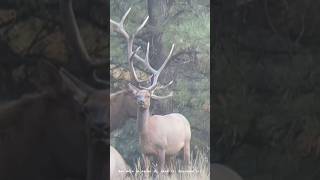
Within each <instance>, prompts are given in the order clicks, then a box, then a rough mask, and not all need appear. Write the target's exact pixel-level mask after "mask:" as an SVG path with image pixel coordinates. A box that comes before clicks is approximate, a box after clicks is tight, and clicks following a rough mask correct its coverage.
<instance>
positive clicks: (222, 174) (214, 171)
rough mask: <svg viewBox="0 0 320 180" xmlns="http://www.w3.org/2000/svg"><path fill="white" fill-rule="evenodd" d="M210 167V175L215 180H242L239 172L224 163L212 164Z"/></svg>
mask: <svg viewBox="0 0 320 180" xmlns="http://www.w3.org/2000/svg"><path fill="white" fill-rule="evenodd" d="M210 169H211V171H210V176H211V178H212V179H213V180H242V177H241V176H240V175H239V174H238V173H237V172H235V171H234V170H232V169H230V168H228V167H227V166H224V165H222V164H216V163H214V164H211V166H210Z"/></svg>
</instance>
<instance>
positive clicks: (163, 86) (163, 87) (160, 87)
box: [154, 80, 173, 90]
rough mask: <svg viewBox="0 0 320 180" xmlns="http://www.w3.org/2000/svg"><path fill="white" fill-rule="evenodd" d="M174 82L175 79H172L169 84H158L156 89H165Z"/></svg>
mask: <svg viewBox="0 0 320 180" xmlns="http://www.w3.org/2000/svg"><path fill="white" fill-rule="evenodd" d="M172 83H173V80H172V81H170V82H169V83H168V84H166V85H160V86H157V87H156V88H155V89H154V90H158V89H165V88H167V87H169V86H170V85H171V84H172Z"/></svg>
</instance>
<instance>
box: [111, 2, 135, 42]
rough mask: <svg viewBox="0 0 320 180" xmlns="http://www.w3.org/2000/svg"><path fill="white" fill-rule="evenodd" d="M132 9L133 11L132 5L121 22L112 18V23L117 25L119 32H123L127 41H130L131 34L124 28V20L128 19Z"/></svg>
mask: <svg viewBox="0 0 320 180" xmlns="http://www.w3.org/2000/svg"><path fill="white" fill-rule="evenodd" d="M130 11H131V7H130V8H129V9H128V10H127V12H126V13H125V14H124V15H123V16H122V18H121V20H120V22H116V21H114V20H112V19H110V24H112V25H113V26H115V27H116V28H117V29H116V31H117V32H118V33H120V34H122V35H123V36H124V37H125V38H126V40H127V41H129V38H130V36H129V34H128V33H127V31H126V30H125V29H124V25H123V23H124V21H125V20H126V18H127V16H128V14H129V12H130Z"/></svg>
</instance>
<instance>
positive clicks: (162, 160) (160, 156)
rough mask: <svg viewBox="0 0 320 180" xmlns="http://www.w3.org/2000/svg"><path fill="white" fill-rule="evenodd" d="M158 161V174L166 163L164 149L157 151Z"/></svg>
mask: <svg viewBox="0 0 320 180" xmlns="http://www.w3.org/2000/svg"><path fill="white" fill-rule="evenodd" d="M158 160H159V165H160V166H159V172H161V170H163V169H164V163H165V161H166V151H165V150H164V149H161V150H160V151H159V154H158Z"/></svg>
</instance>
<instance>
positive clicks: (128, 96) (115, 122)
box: [110, 89, 137, 131]
mask: <svg viewBox="0 0 320 180" xmlns="http://www.w3.org/2000/svg"><path fill="white" fill-rule="evenodd" d="M136 117H137V106H136V100H135V97H134V95H133V94H132V93H131V90H129V89H125V90H121V91H118V92H115V93H112V94H111V95H110V129H111V131H113V130H115V129H117V128H120V127H121V126H123V125H124V124H125V122H126V121H127V120H128V119H129V118H136Z"/></svg>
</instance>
